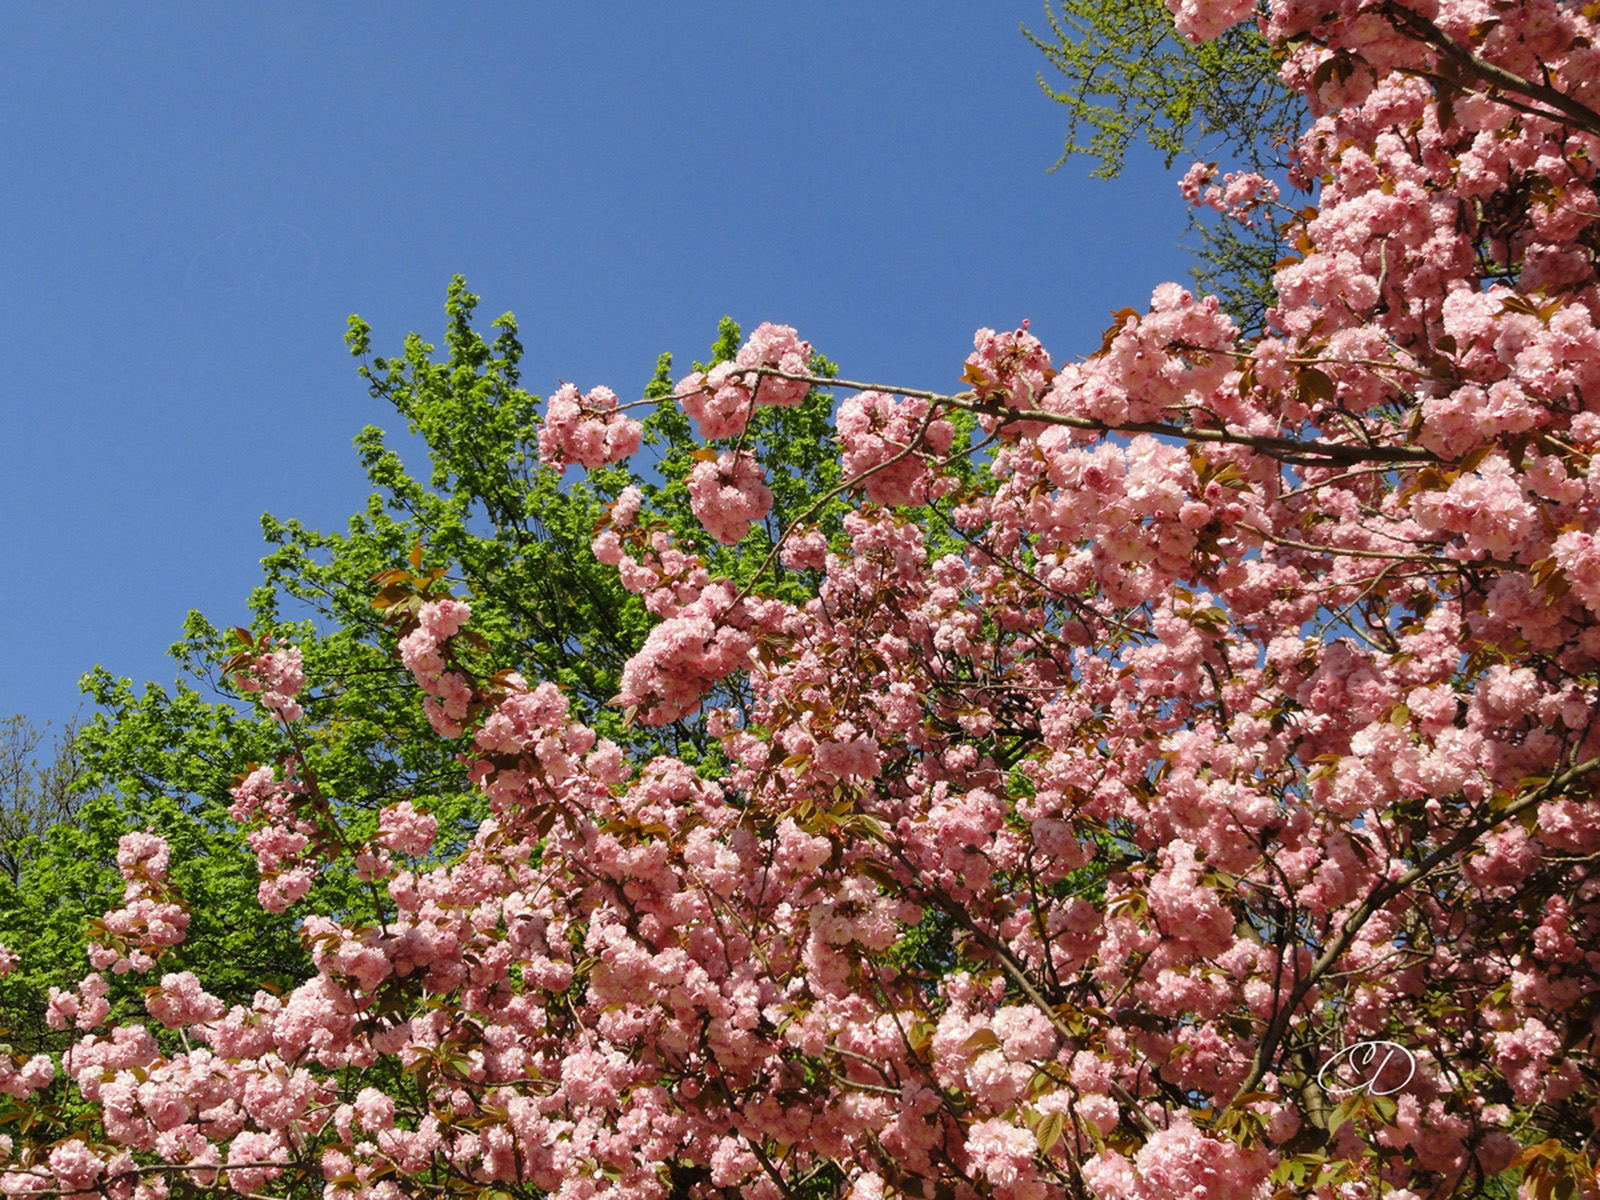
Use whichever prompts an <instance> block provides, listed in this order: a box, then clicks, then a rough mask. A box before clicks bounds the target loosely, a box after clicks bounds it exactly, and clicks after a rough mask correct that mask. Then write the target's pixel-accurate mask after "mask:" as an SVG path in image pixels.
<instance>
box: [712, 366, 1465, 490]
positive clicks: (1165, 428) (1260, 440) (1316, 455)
mask: <svg viewBox="0 0 1600 1200" xmlns="http://www.w3.org/2000/svg"><path fill="white" fill-rule="evenodd" d="M736 373H737V374H745V375H770V376H773V377H775V378H777V379H787V380H790V381H792V382H794V383H809V384H812V385H813V386H815V387H818V388H830V387H833V388H846V389H848V390H850V391H856V392H885V393H887V394H889V395H892V396H905V397H907V398H909V399H913V400H926V401H928V402H929V403H930V404H938V405H943V406H945V407H947V408H954V409H959V410H960V411H962V412H969V413H973V414H976V415H978V416H986V417H998V418H999V419H1000V420H1002V421H1005V422H1012V421H1037V422H1039V423H1040V424H1043V425H1064V426H1066V427H1067V428H1069V429H1082V430H1084V431H1085V432H1089V433H1106V434H1112V433H1149V434H1154V435H1156V436H1159V437H1171V438H1178V439H1181V440H1184V441H1191V442H1217V443H1221V444H1224V445H1230V446H1247V447H1249V448H1250V449H1252V450H1257V451H1260V452H1261V453H1262V454H1265V455H1267V456H1268V457H1269V458H1273V459H1276V460H1278V461H1279V462H1285V463H1289V464H1291V465H1293V466H1308V467H1320V466H1326V465H1328V463H1330V462H1335V463H1364V462H1393V463H1421V464H1426V463H1437V462H1440V461H1442V460H1441V459H1440V458H1439V456H1438V455H1436V454H1434V453H1432V452H1431V451H1428V450H1424V449H1422V448H1420V447H1417V446H1353V445H1349V444H1348V443H1344V442H1305V441H1301V440H1299V439H1297V438H1285V437H1274V436H1272V435H1269V434H1251V433H1231V432H1229V431H1228V430H1225V429H1202V428H1199V427H1197V426H1194V425H1172V424H1168V423H1166V422H1163V421H1121V422H1118V423H1116V424H1108V423H1107V422H1104V421H1096V420H1093V419H1092V418H1089V417H1075V416H1071V415H1070V414H1067V413H1056V412H1048V411H1046V410H1044V409H1037V408H1007V407H1005V406H1004V405H1001V404H995V403H992V402H987V401H981V400H979V399H977V396H976V393H973V392H957V393H955V394H953V395H951V394H948V393H945V392H930V391H925V390H922V389H919V388H903V387H890V386H887V385H884V384H877V383H860V382H857V381H855V380H851V379H826V378H824V377H822V376H819V375H799V374H794V373H791V372H788V371H779V370H777V369H776V368H773V367H746V368H744V369H743V370H742V371H740V372H736ZM885 465H886V464H885Z"/></svg>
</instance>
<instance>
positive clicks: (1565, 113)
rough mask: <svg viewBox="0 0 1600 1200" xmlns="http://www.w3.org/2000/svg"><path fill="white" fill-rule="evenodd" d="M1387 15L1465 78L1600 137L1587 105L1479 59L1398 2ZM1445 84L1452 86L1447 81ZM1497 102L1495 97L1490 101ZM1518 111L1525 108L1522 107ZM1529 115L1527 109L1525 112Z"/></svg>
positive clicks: (1598, 120)
mask: <svg viewBox="0 0 1600 1200" xmlns="http://www.w3.org/2000/svg"><path fill="white" fill-rule="evenodd" d="M1383 12H1384V14H1385V15H1386V16H1387V17H1388V18H1389V21H1390V23H1391V24H1393V25H1394V27H1395V28H1396V29H1399V30H1401V31H1402V32H1404V33H1408V34H1410V35H1411V36H1412V37H1414V38H1416V39H1417V40H1418V41H1420V42H1423V43H1425V44H1427V45H1429V46H1432V47H1433V48H1434V49H1435V50H1437V51H1438V52H1439V53H1440V54H1442V55H1444V57H1445V58H1446V59H1448V60H1449V61H1450V62H1451V63H1453V64H1455V66H1456V67H1457V68H1458V69H1459V70H1460V71H1461V72H1462V73H1463V74H1465V75H1468V76H1471V77H1472V78H1473V79H1476V80H1478V81H1479V82H1480V83H1483V84H1486V85H1488V86H1489V87H1490V88H1491V89H1497V88H1503V89H1505V90H1506V91H1509V92H1516V93H1517V94H1518V95H1522V96H1527V97H1529V98H1530V99H1533V100H1537V101H1539V102H1540V103H1541V104H1547V105H1549V106H1550V107H1551V108H1553V109H1555V110H1556V112H1558V113H1560V114H1561V116H1560V117H1557V116H1556V115H1555V114H1554V113H1539V114H1537V115H1539V116H1545V117H1549V118H1550V119H1551V120H1563V119H1565V120H1566V121H1568V122H1570V123H1571V124H1572V125H1574V126H1575V127H1576V128H1578V129H1581V130H1583V131H1584V132H1585V133H1590V134H1593V135H1595V136H1596V137H1600V113H1597V112H1595V110H1594V109H1592V108H1590V107H1589V106H1588V105H1587V104H1583V103H1581V102H1579V101H1577V100H1574V99H1573V98H1572V97H1571V96H1568V95H1567V94H1566V93H1565V92H1561V91H1557V90H1556V89H1555V88H1553V87H1551V86H1550V85H1549V84H1547V83H1535V82H1534V81H1533V80H1531V79H1524V78H1523V77H1522V76H1521V75H1518V74H1515V73H1514V72H1512V71H1508V70H1506V69H1505V68H1504V67H1497V66H1495V64H1494V63H1491V62H1487V61H1485V60H1484V59H1481V58H1479V57H1478V56H1477V55H1476V54H1474V53H1472V51H1470V50H1468V49H1467V48H1466V47H1465V46H1463V45H1462V44H1461V43H1460V42H1458V41H1456V40H1455V39H1454V38H1452V37H1451V36H1450V35H1449V34H1447V33H1446V32H1445V31H1444V30H1442V29H1440V28H1439V27H1438V26H1437V25H1435V24H1434V23H1433V22H1432V21H1430V20H1428V18H1427V17H1424V16H1423V15H1422V14H1420V13H1417V12H1414V11H1412V10H1411V9H1409V8H1407V7H1405V5H1403V4H1398V3H1396V2H1395V0H1386V3H1385V4H1384V6H1383ZM1444 82H1449V81H1448V80H1445V81H1444ZM1490 98H1491V99H1494V97H1492V96H1491V97H1490ZM1515 107H1518V108H1522V106H1521V105H1517V106H1515ZM1522 111H1524V112H1526V111H1528V110H1527V109H1525V108H1523V109H1522Z"/></svg>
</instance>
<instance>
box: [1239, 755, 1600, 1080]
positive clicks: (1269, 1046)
mask: <svg viewBox="0 0 1600 1200" xmlns="http://www.w3.org/2000/svg"><path fill="white" fill-rule="evenodd" d="M1596 770H1600V758H1591V759H1590V760H1589V761H1588V762H1584V763H1579V764H1578V765H1577V766H1574V767H1571V768H1569V769H1568V770H1567V771H1565V772H1563V773H1562V774H1560V775H1558V776H1556V777H1555V778H1554V779H1551V780H1549V781H1548V782H1546V783H1544V784H1543V785H1541V786H1540V787H1538V788H1535V789H1534V790H1533V791H1531V792H1529V793H1528V794H1527V795H1526V796H1524V797H1522V799H1520V800H1516V801H1513V802H1512V803H1510V804H1508V805H1506V806H1505V807H1504V808H1502V809H1501V810H1500V811H1499V812H1497V813H1496V814H1495V815H1494V817H1493V819H1491V820H1489V821H1488V822H1474V823H1473V824H1469V825H1467V826H1466V827H1465V828H1463V829H1461V830H1459V831H1458V832H1457V833H1456V835H1455V836H1454V837H1452V838H1451V839H1450V840H1449V841H1447V842H1445V843H1444V844H1443V845H1442V846H1440V847H1439V848H1438V849H1436V850H1435V851H1434V852H1433V853H1432V854H1430V855H1428V857H1427V858H1425V859H1423V860H1422V861H1421V862H1419V863H1418V864H1417V865H1416V866H1414V867H1412V868H1411V869H1410V870H1409V871H1406V872H1404V873H1403V874H1401V875H1398V876H1396V877H1395V878H1394V879H1392V880H1390V881H1389V882H1388V883H1385V884H1383V885H1382V886H1380V887H1378V888H1376V889H1374V890H1373V892H1372V893H1371V894H1370V895H1368V896H1367V898H1366V899H1365V900H1363V901H1362V902H1361V903H1360V904H1359V905H1357V906H1356V909H1355V911H1354V912H1352V913H1351V914H1350V915H1349V916H1348V917H1346V918H1345V921H1344V924H1343V925H1342V926H1340V929H1339V932H1338V933H1337V934H1336V935H1335V936H1334V938H1333V940H1332V941H1330V942H1329V943H1328V945H1327V947H1326V948H1325V949H1324V950H1323V952H1322V954H1321V955H1320V956H1319V957H1318V958H1317V960H1316V961H1315V962H1314V963H1312V964H1311V969H1310V970H1309V971H1307V972H1306V974H1305V975H1304V976H1303V977H1302V978H1300V979H1299V980H1298V981H1297V982H1296V983H1295V986H1294V990H1293V991H1292V992H1291V993H1290V995H1289V1000H1288V1003H1286V1004H1283V1005H1280V1006H1279V1007H1278V1010H1277V1012H1276V1013H1275V1014H1274V1016H1273V1018H1272V1021H1271V1023H1270V1024H1269V1025H1268V1026H1267V1032H1266V1035H1265V1036H1264V1037H1263V1038H1262V1039H1261V1048H1260V1049H1259V1050H1258V1051H1257V1052H1256V1057H1255V1062H1254V1063H1253V1064H1251V1067H1250V1072H1249V1074H1248V1075H1246V1076H1245V1079H1244V1082H1243V1083H1242V1084H1240V1085H1239V1090H1238V1091H1237V1092H1235V1093H1234V1097H1233V1099H1232V1100H1231V1101H1230V1102H1229V1107H1230V1108H1231V1107H1234V1106H1236V1105H1238V1104H1239V1103H1240V1102H1241V1101H1242V1100H1243V1098H1244V1097H1245V1096H1247V1095H1248V1094H1249V1093H1251V1092H1253V1091H1254V1090H1255V1089H1256V1085H1257V1084H1259V1083H1260V1082H1261V1079H1262V1077H1263V1076H1264V1075H1265V1074H1266V1073H1267V1065H1268V1064H1269V1063H1270V1062H1271V1061H1272V1056H1273V1055H1274V1054H1275V1053H1276V1051H1277V1047H1278V1043H1279V1042H1280V1041H1282V1040H1283V1035H1284V1034H1285V1033H1286V1032H1287V1031H1288V1028H1289V1022H1290V1020H1291V1019H1292V1018H1293V1016H1294V1013H1295V1010H1296V1009H1298V1008H1299V1007H1300V1004H1301V1002H1302V1001H1303V1000H1304V999H1305V998H1306V995H1307V994H1308V993H1309V992H1310V991H1311V989H1312V988H1313V987H1315V986H1316V984H1317V982H1318V981H1319V980H1320V979H1321V978H1322V977H1323V976H1324V975H1326V974H1328V972H1329V971H1330V970H1331V969H1332V968H1333V965H1334V963H1336V962H1337V961H1338V960H1339V957H1340V955H1342V954H1343V953H1344V952H1345V951H1346V950H1347V949H1349V947H1350V943H1351V942H1353V941H1354V940H1355V938H1356V935H1357V934H1358V933H1360V932H1361V929H1362V927H1363V926H1364V925H1366V923H1367V921H1368V920H1370V919H1371V917H1372V916H1373V914H1374V913H1376V912H1377V911H1378V910H1379V909H1381V908H1383V906H1384V905H1386V904H1388V903H1389V901H1391V900H1393V899H1394V898H1395V897H1396V896H1398V895H1400V894H1401V893H1402V892H1404V891H1405V890H1406V889H1407V888H1409V887H1410V886H1411V885H1412V884H1414V883H1416V882H1418V881H1419V880H1421V879H1422V878H1423V877H1425V876H1426V875H1428V874H1430V873H1431V872H1432V871H1433V869H1434V868H1435V867H1437V866H1438V865H1439V864H1440V863H1442V862H1444V861H1445V860H1446V859H1449V858H1453V857H1454V856H1455V855H1456V854H1458V853H1459V852H1460V851H1462V850H1464V849H1466V848H1467V847H1468V846H1469V845H1471V844H1472V843H1473V842H1475V841H1476V840H1477V839H1478V838H1480V837H1482V836H1483V835H1484V834H1485V833H1486V832H1488V831H1489V830H1491V829H1493V828H1494V827H1495V826H1497V825H1501V824H1504V823H1505V822H1506V821H1509V820H1511V819H1512V818H1513V817H1517V816H1520V815H1521V814H1522V813H1524V812H1526V811H1528V810H1529V809H1531V808H1535V807H1537V806H1538V805H1539V804H1541V803H1543V802H1544V801H1546V800H1549V799H1551V798H1552V797H1554V796H1557V795H1559V794H1560V793H1562V792H1564V791H1565V790H1566V789H1567V788H1569V787H1571V786H1572V785H1573V784H1574V783H1577V782H1578V781H1579V780H1580V779H1583V778H1584V777H1585V776H1587V775H1590V774H1593V773H1594V772H1595V771H1596Z"/></svg>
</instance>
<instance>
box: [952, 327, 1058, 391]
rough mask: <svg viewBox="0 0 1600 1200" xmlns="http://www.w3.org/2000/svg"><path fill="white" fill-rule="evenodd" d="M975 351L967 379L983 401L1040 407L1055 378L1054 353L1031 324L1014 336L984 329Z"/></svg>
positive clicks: (978, 336)
mask: <svg viewBox="0 0 1600 1200" xmlns="http://www.w3.org/2000/svg"><path fill="white" fill-rule="evenodd" d="M972 344H973V346H974V347H975V348H974V350H973V352H972V353H971V354H969V355H967V367H966V375H965V378H966V379H967V380H969V381H970V382H971V383H972V385H973V394H974V395H976V396H977V398H978V399H979V400H987V401H996V402H998V403H1000V404H1004V405H1006V406H1007V407H1010V408H1037V407H1039V400H1040V398H1041V397H1042V396H1043V395H1044V394H1045V391H1046V389H1048V388H1049V386H1050V381H1051V380H1052V379H1054V378H1055V371H1054V370H1053V369H1052V368H1051V366H1050V353H1049V351H1047V350H1046V349H1045V348H1044V346H1043V344H1042V343H1041V342H1040V341H1039V339H1038V338H1036V337H1034V336H1033V334H1031V333H1029V332H1028V322H1027V321H1024V322H1023V323H1022V328H1020V329H1018V330H1016V331H1014V332H1010V333H996V332H995V331H994V330H992V329H980V330H978V332H977V334H976V335H974V337H973V341H972Z"/></svg>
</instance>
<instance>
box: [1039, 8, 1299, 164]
mask: <svg viewBox="0 0 1600 1200" xmlns="http://www.w3.org/2000/svg"><path fill="white" fill-rule="evenodd" d="M1057 10H1059V11H1057ZM1045 17H1046V19H1047V20H1048V21H1049V22H1050V30H1051V33H1052V35H1053V37H1054V40H1053V41H1051V40H1047V39H1045V38H1041V37H1038V36H1036V35H1034V34H1033V33H1031V32H1029V31H1028V30H1027V29H1024V30H1023V33H1024V34H1025V35H1026V36H1027V38H1028V40H1029V41H1031V42H1032V43H1033V44H1034V45H1035V46H1037V47H1038V48H1039V49H1040V50H1041V51H1043V52H1044V54H1045V56H1046V57H1047V58H1048V59H1049V60H1050V64H1051V66H1053V67H1054V68H1055V69H1056V70H1057V71H1059V72H1060V73H1061V74H1062V75H1063V76H1065V78H1066V82H1065V84H1064V85H1063V86H1062V87H1061V88H1060V89H1059V90H1058V89H1056V88H1054V87H1051V86H1050V84H1049V83H1047V82H1046V81H1045V78H1044V75H1043V74H1041V75H1040V76H1039V86H1040V87H1041V88H1043V89H1044V92H1045V94H1046V95H1048V96H1049V97H1050V98H1051V99H1052V100H1055V101H1057V102H1058V103H1060V104H1062V105H1064V106H1065V107H1066V109H1067V113H1068V124H1067V140H1066V147H1065V149H1064V150H1063V151H1062V154H1061V158H1060V160H1059V161H1058V162H1057V163H1056V166H1058V167H1059V166H1060V165H1061V164H1062V163H1064V162H1066V161H1067V159H1069V158H1071V157H1073V156H1074V155H1078V154H1089V155H1092V156H1094V157H1095V158H1096V159H1098V160H1099V166H1098V167H1097V168H1096V169H1095V170H1094V172H1093V174H1094V176H1095V177H1096V178H1099V179H1113V178H1115V177H1116V176H1117V175H1119V174H1120V173H1121V171H1122V166H1123V163H1124V161H1125V159H1126V157H1127V153H1128V146H1129V145H1130V144H1131V143H1132V141H1133V139H1134V137H1135V136H1136V135H1138V134H1141V133H1142V134H1143V135H1144V137H1145V140H1146V141H1147V142H1148V143H1149V144H1150V146H1151V148H1152V149H1154V150H1156V151H1158V152H1159V153H1160V154H1162V155H1163V156H1164V157H1165V159H1166V163H1167V166H1169V167H1170V166H1172V164H1173V162H1174V161H1175V160H1176V159H1177V158H1178V156H1179V155H1200V154H1202V153H1215V152H1216V151H1217V149H1218V148H1220V149H1221V150H1222V151H1224V152H1226V153H1227V154H1229V155H1231V156H1232V157H1234V158H1237V159H1238V160H1240V161H1241V162H1244V163H1246V164H1247V165H1248V166H1249V168H1250V169H1251V170H1267V169H1270V168H1272V167H1276V166H1281V165H1282V162H1281V159H1280V157H1279V156H1280V155H1281V153H1282V152H1283V150H1284V149H1286V147H1287V142H1286V141H1285V140H1284V133H1285V131H1286V130H1290V131H1292V130H1297V129H1299V127H1300V125H1301V123H1302V116H1303V113H1304V109H1303V106H1302V101H1301V100H1300V98H1299V96H1298V95H1297V94H1295V93H1292V92H1290V91H1289V90H1288V89H1287V88H1285V87H1284V86H1283V85H1282V84H1281V83H1279V82H1278V78H1277V73H1278V61H1277V58H1276V56H1275V55H1274V54H1273V51H1272V48H1271V46H1270V45H1268V43H1267V41H1266V39H1265V38H1263V37H1262V36H1261V34H1260V33H1259V32H1257V31H1256V29H1255V28H1254V27H1253V26H1251V25H1248V24H1241V25H1236V26H1234V27H1233V28H1232V29H1230V30H1228V31H1227V32H1225V33H1224V34H1223V35H1222V36H1221V37H1219V38H1217V39H1215V40H1213V41H1210V42H1203V43H1201V44H1200V45H1191V44H1190V43H1188V42H1186V41H1184V40H1183V39H1182V38H1181V37H1179V36H1178V34H1177V33H1176V31H1175V30H1174V29H1173V27H1172V14H1171V13H1170V12H1169V11H1168V10H1167V6H1166V5H1165V4H1164V3H1162V0H1055V6H1054V8H1052V7H1050V6H1046V8H1045ZM1086 128H1087V129H1088V130H1091V131H1092V132H1091V133H1090V137H1089V141H1088V143H1087V144H1085V143H1082V142H1080V141H1078V136H1079V133H1080V131H1081V130H1084V129H1086ZM1207 145H1209V146H1210V147H1211V149H1210V150H1202V149H1201V147H1203V146H1207Z"/></svg>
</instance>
